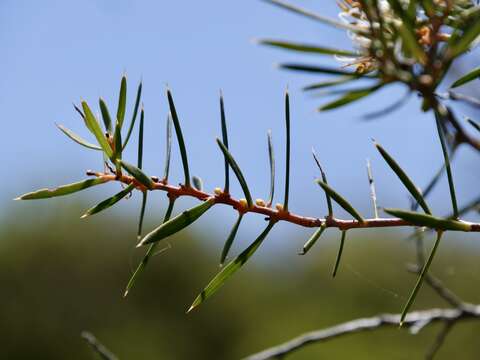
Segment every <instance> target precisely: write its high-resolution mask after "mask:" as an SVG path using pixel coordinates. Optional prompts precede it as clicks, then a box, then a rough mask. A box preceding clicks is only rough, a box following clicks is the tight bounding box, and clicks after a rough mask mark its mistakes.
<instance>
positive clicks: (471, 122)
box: [467, 118, 480, 132]
mask: <svg viewBox="0 0 480 360" xmlns="http://www.w3.org/2000/svg"><path fill="white" fill-rule="evenodd" d="M467 121H468V123H469V124H470V125H472V127H473V128H474V129H475V130H477V131H479V132H480V124H479V123H478V122H477V121H475V120H472V119H470V118H467Z"/></svg>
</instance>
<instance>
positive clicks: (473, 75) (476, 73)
mask: <svg viewBox="0 0 480 360" xmlns="http://www.w3.org/2000/svg"><path fill="white" fill-rule="evenodd" d="M479 77H480V67H478V68H476V69H473V70H472V71H470V72H469V73H467V74H465V75H463V76H462V77H461V78H460V79H458V80H457V81H455V82H454V83H453V84H452V85H451V86H450V87H451V88H456V87H459V86H462V85H465V84H467V83H469V82H470V81H473V80H475V79H478V78H479Z"/></svg>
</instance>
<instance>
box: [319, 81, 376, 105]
mask: <svg viewBox="0 0 480 360" xmlns="http://www.w3.org/2000/svg"><path fill="white" fill-rule="evenodd" d="M382 86H383V84H377V85H374V86H370V87H366V88H362V89H356V90H352V91H348V92H347V93H346V94H345V95H343V96H342V97H340V98H339V99H337V100H334V101H332V102H329V103H328V104H325V105H323V106H321V107H320V108H319V109H318V111H326V110H333V109H336V108H339V107H342V106H345V105H347V104H350V103H352V102H354V101H357V100H360V99H363V98H364V97H366V96H369V95H371V94H373V93H374V92H375V91H377V90H379V89H380V88H381V87H382Z"/></svg>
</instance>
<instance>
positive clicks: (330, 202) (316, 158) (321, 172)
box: [312, 148, 333, 217]
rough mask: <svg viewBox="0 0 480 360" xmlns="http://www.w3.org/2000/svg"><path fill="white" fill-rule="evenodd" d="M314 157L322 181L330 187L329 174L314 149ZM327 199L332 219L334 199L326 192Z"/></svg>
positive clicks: (329, 214)
mask: <svg viewBox="0 0 480 360" xmlns="http://www.w3.org/2000/svg"><path fill="white" fill-rule="evenodd" d="M312 155H313V160H315V163H316V164H317V166H318V169H319V170H320V174H321V176H322V181H323V182H324V183H325V184H327V185H328V181H327V174H325V171H323V168H322V165H321V164H320V160H318V157H317V154H316V153H315V149H314V148H312ZM325 198H326V199H327V207H328V216H329V217H332V216H333V206H332V199H330V195H328V192H326V191H325Z"/></svg>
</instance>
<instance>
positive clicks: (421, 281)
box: [400, 231, 443, 326]
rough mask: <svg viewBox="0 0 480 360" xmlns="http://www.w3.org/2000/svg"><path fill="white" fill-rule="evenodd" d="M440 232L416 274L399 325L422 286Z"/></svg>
mask: <svg viewBox="0 0 480 360" xmlns="http://www.w3.org/2000/svg"><path fill="white" fill-rule="evenodd" d="M442 234H443V231H438V232H437V239H436V240H435V244H434V245H433V248H432V251H431V252H430V255H429V257H428V259H427V262H426V263H425V265H424V266H423V269H422V271H421V273H420V275H419V276H418V279H417V283H416V284H415V287H414V288H413V290H412V292H411V294H410V297H409V298H408V300H407V303H406V304H405V307H404V308H403V311H402V315H401V317H400V326H402V325H403V321H404V320H405V316H407V313H408V311H409V310H410V307H411V306H412V305H413V302H414V301H415V298H416V297H417V293H418V291H419V290H420V287H421V286H422V283H423V279H424V278H425V275H426V274H427V273H428V269H429V268H430V265H431V264H432V260H433V257H434V256H435V253H436V252H437V248H438V245H439V244H440V240H441V239H442Z"/></svg>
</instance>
